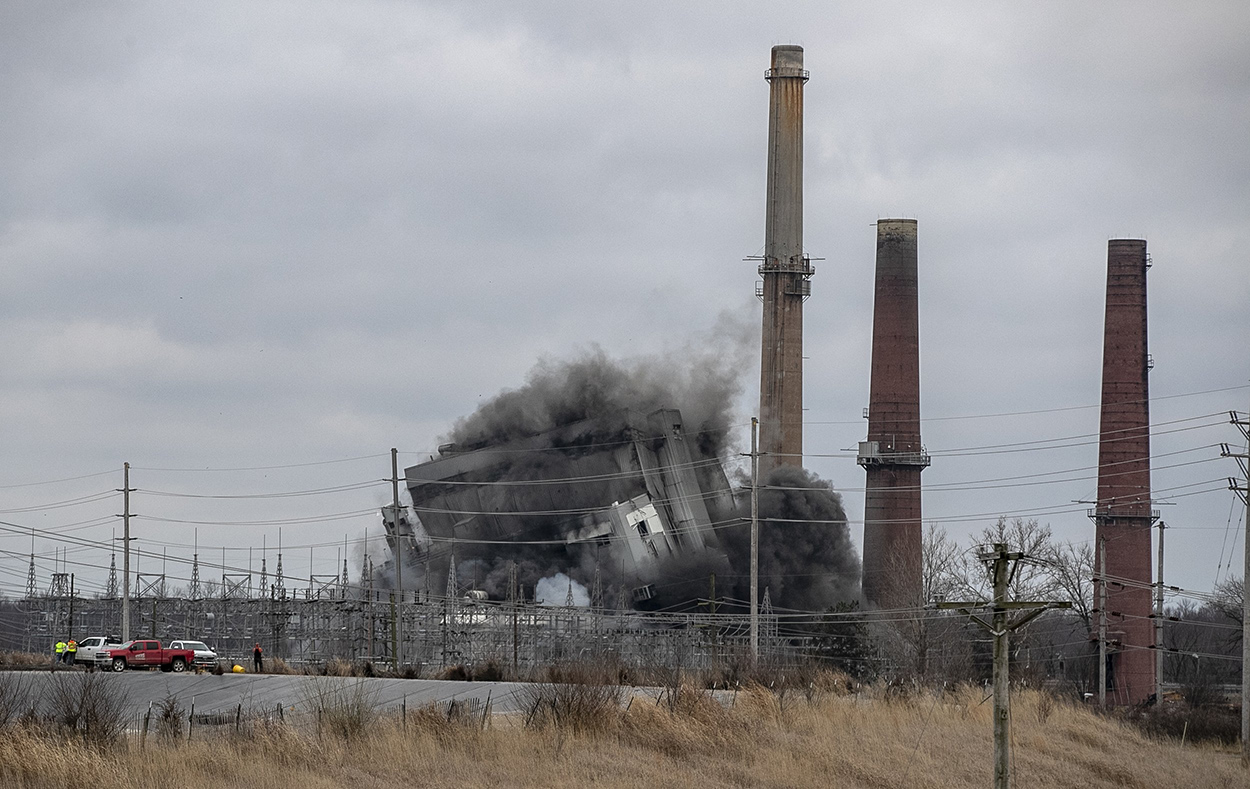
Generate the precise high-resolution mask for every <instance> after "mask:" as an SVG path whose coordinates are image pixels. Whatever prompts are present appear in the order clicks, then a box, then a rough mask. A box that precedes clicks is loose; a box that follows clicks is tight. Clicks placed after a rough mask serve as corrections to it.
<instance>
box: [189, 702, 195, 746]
mask: <svg viewBox="0 0 1250 789" xmlns="http://www.w3.org/2000/svg"><path fill="white" fill-rule="evenodd" d="M194 730H195V697H194V696H192V697H191V711H190V712H188V713H187V742H191V732H192V731H194Z"/></svg>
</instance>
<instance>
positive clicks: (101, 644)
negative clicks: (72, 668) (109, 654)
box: [74, 636, 122, 666]
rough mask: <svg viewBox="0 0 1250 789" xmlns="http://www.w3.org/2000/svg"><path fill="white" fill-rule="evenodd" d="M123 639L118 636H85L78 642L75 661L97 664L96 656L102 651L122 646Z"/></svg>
mask: <svg viewBox="0 0 1250 789" xmlns="http://www.w3.org/2000/svg"><path fill="white" fill-rule="evenodd" d="M121 643H122V640H121V639H120V638H118V637H117V636H92V637H90V638H84V639H83V640H82V641H79V642H78V654H76V655H75V656H74V660H75V662H78V663H85V664H87V665H88V666H94V665H96V657H97V656H98V655H99V654H100V652H101V651H107V650H109V649H113V648H115V647H118V646H120V645H121Z"/></svg>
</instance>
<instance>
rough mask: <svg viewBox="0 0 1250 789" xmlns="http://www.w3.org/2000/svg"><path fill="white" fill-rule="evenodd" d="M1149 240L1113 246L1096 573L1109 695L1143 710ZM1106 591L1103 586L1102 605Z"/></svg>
mask: <svg viewBox="0 0 1250 789" xmlns="http://www.w3.org/2000/svg"><path fill="white" fill-rule="evenodd" d="M1148 267H1149V257H1148V256H1147V255H1146V242H1145V241H1141V240H1135V239H1112V240H1111V241H1109V242H1108V243H1107V308H1106V328H1105V333H1104V339H1103V351H1102V419H1101V422H1100V424H1099V428H1098V434H1099V435H1098V501H1097V502H1096V505H1095V507H1094V509H1093V510H1091V511H1090V513H1089V514H1090V518H1091V519H1092V520H1093V521H1094V524H1095V526H1096V528H1097V540H1096V545H1095V548H1096V550H1097V558H1096V560H1095V565H1094V566H1095V568H1097V567H1099V566H1100V564H1099V563H1100V562H1101V561H1102V558H1103V554H1104V553H1105V558H1106V588H1107V606H1106V607H1107V612H1108V614H1107V622H1108V628H1107V630H1108V633H1107V639H1108V641H1109V644H1108V661H1107V691H1108V697H1109V698H1111V699H1112V700H1113V701H1114V702H1115V703H1117V704H1136V703H1138V702H1141V701H1143V700H1145V699H1146V698H1147V697H1148V696H1150V694H1151V693H1154V691H1155V657H1154V652H1153V650H1152V649H1151V646H1152V645H1153V644H1154V623H1153V621H1152V620H1151V619H1150V615H1151V613H1152V602H1151V588H1150V583H1151V570H1150V527H1151V525H1152V524H1153V523H1154V522H1155V521H1156V520H1157V519H1158V517H1159V515H1158V512H1157V511H1155V510H1154V509H1153V507H1152V501H1151V497H1150V388H1149V383H1148V375H1149V372H1150V368H1151V366H1152V365H1151V359H1150V354H1149V353H1148V352H1147V345H1146V269H1147V268H1148ZM1100 593H1101V588H1099V587H1097V586H1096V588H1095V599H1097V595H1099V594H1100Z"/></svg>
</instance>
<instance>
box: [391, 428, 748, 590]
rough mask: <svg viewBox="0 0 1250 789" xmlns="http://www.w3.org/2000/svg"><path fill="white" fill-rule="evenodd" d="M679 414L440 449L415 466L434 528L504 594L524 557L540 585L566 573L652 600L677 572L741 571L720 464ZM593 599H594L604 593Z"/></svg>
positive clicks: (417, 489)
mask: <svg viewBox="0 0 1250 789" xmlns="http://www.w3.org/2000/svg"><path fill="white" fill-rule="evenodd" d="M698 438H699V437H698V435H697V434H694V433H688V432H687V431H686V428H685V427H684V425H683V422H682V416H681V412H680V411H678V410H676V409H660V410H657V411H654V412H652V413H650V414H641V413H638V412H635V411H629V410H626V411H622V412H619V413H612V414H603V415H601V416H600V417H597V418H594V419H584V420H579V421H577V422H572V423H569V424H566V425H562V426H560V427H558V428H555V429H553V430H549V431H546V432H544V433H541V434H538V435H535V436H530V437H527V438H522V439H518V440H514V441H510V442H507V443H500V444H492V445H488V446H475V447H459V446H456V445H454V444H448V445H445V446H443V447H440V448H439V452H440V453H441V457H438V458H435V459H431V460H430V461H428V462H426V463H421V464H419V465H416V466H412V467H410V468H408V469H407V470H406V471H405V477H406V480H407V487H408V492H409V494H410V495H411V496H412V508H413V511H414V512H416V514H417V517H418V518H419V519H420V522H421V527H422V531H421V533H422V534H428V535H429V539H430V540H432V541H433V542H434V543H435V544H436V545H441V546H442V547H443V550H442V551H435V552H434V553H435V556H434V557H433V569H432V570H431V573H432V575H433V576H434V577H440V578H444V577H447V575H448V566H449V563H451V562H454V563H455V564H456V568H457V572H458V573H459V574H461V575H464V576H465V577H464V578H463V579H462V581H468V580H469V578H470V574H471V573H478V574H479V577H478V578H477V581H476V582H475V583H473V586H474V587H475V588H477V589H481V590H484V591H486V592H488V593H489V594H490V595H491V596H492V597H493V598H494V599H502V598H504V597H505V595H506V594H507V591H506V587H505V580H504V579H505V578H507V574H508V570H509V566H511V565H512V564H513V562H516V563H517V566H518V568H519V573H520V578H519V580H520V582H521V583H522V584H523V585H524V586H526V587H529V588H532V587H533V585H534V583H535V582H537V581H539V580H540V579H541V578H543V577H546V576H550V575H552V574H554V573H556V572H563V573H566V574H568V575H570V576H571V577H574V578H575V579H577V580H579V583H583V584H585V585H587V586H590V585H591V584H592V578H594V577H596V576H602V577H603V578H604V579H605V580H608V581H610V582H611V587H610V589H609V590H608V591H609V592H610V594H611V596H613V597H615V596H616V595H617V594H618V590H619V589H620V588H621V587H624V588H625V589H626V592H627V594H628V595H629V597H630V598H631V599H630V601H629V602H630V603H631V604H632V603H646V602H647V601H649V600H651V599H652V598H653V597H654V596H655V586H654V585H655V584H656V583H658V582H660V581H662V580H667V582H668V583H667V586H668V587H672V586H673V584H672V579H671V578H667V577H666V575H665V574H666V573H669V574H671V573H675V572H678V571H677V570H675V569H674V568H675V567H680V568H682V569H681V572H685V573H693V571H692V569H691V568H692V567H694V566H695V564H696V563H697V564H698V566H699V567H700V568H701V570H705V571H706V572H719V573H720V574H721V577H724V576H725V575H727V574H728V572H729V566H728V563H727V559H726V557H725V553H724V551H723V550H722V549H721V546H720V540H719V537H718V535H717V531H716V525H717V524H723V523H726V522H729V521H730V520H731V519H732V518H733V517H734V501H733V494H732V492H731V489H730V487H729V481H728V479H727V478H726V476H725V472H724V469H723V467H722V466H721V464H720V461H719V460H718V459H716V458H715V457H708V456H707V455H705V454H703V450H702V449H701V448H700V445H699V442H698ZM592 596H593V595H592Z"/></svg>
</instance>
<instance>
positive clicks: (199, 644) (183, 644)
mask: <svg viewBox="0 0 1250 789" xmlns="http://www.w3.org/2000/svg"><path fill="white" fill-rule="evenodd" d="M169 648H170V649H190V650H192V651H193V652H195V668H204V669H211V668H212V667H214V666H216V665H217V653H216V652H214V651H213V650H211V649H209V648H208V645H207V644H205V643H204V642H203V641H171V642H170V643H169Z"/></svg>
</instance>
